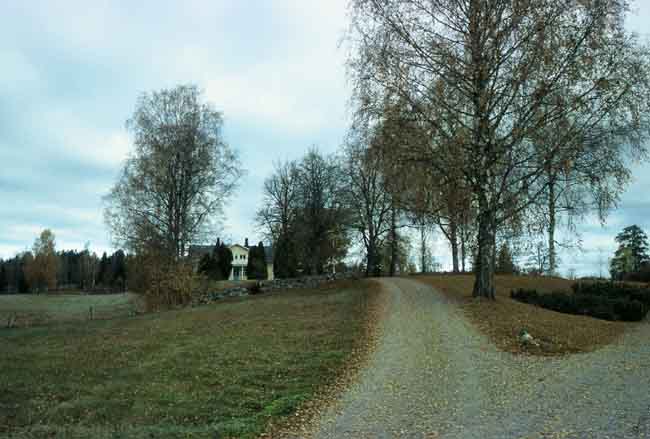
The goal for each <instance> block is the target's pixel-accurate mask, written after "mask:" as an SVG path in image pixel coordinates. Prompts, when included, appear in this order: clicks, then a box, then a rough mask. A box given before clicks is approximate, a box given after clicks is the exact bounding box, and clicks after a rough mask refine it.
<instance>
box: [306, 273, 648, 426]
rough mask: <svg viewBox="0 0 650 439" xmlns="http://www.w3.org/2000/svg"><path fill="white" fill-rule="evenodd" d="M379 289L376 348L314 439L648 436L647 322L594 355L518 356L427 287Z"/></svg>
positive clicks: (403, 284)
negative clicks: (381, 312) (383, 303)
mask: <svg viewBox="0 0 650 439" xmlns="http://www.w3.org/2000/svg"><path fill="white" fill-rule="evenodd" d="M381 283H382V285H383V287H384V288H385V289H386V290H387V292H388V294H387V299H386V300H388V301H389V303H387V307H388V313H387V317H386V318H385V320H384V321H383V322H382V323H381V329H380V331H381V332H380V334H381V335H380V338H379V343H378V345H377V349H376V350H375V352H374V353H373V354H372V356H371V357H370V359H369V361H368V364H367V366H366V367H365V368H364V369H363V370H362V371H361V372H360V374H359V377H358V379H357V380H356V382H355V383H354V384H353V385H351V386H350V387H349V389H348V390H347V391H345V392H344V393H343V395H342V396H341V398H340V400H339V401H337V402H336V403H334V404H332V405H331V406H330V407H329V408H327V409H325V410H324V411H323V413H322V415H321V416H320V418H319V419H318V420H317V422H316V428H315V429H314V433H313V435H312V437H314V438H394V437H404V438H438V437H440V438H524V437H525V438H531V437H534V438H650V398H649V395H648V392H649V390H650V345H649V343H650V324H648V323H643V324H640V325H639V326H637V327H636V328H635V329H633V330H631V331H629V332H628V333H627V334H626V335H625V336H624V337H623V339H622V340H621V341H620V343H618V344H616V345H611V346H608V347H605V348H603V349H600V350H598V351H596V352H593V353H589V354H578V355H573V356H569V357H564V358H540V357H531V356H514V355H512V354H509V353H505V352H501V351H498V350H497V349H496V348H495V347H494V345H492V344H491V343H490V342H489V341H488V340H487V338H486V337H484V336H483V335H481V334H479V333H478V332H477V331H476V329H475V328H474V327H473V326H471V324H470V323H469V322H468V321H467V320H466V319H465V317H464V316H463V315H462V312H461V311H460V310H459V309H458V308H457V307H456V306H455V305H453V304H452V303H450V302H449V301H448V300H447V299H445V298H444V297H443V296H442V295H441V294H439V293H437V292H435V291H434V290H433V289H432V288H431V287H429V286H426V285H423V284H421V283H418V282H416V281H413V280H409V279H382V280H381ZM533 335H534V334H533Z"/></svg>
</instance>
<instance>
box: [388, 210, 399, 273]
mask: <svg viewBox="0 0 650 439" xmlns="http://www.w3.org/2000/svg"><path fill="white" fill-rule="evenodd" d="M395 216H396V214H395V208H394V207H392V208H391V212H390V268H389V272H388V274H389V276H391V277H392V276H395V272H396V271H397V270H396V266H397V225H396V222H397V219H396V218H395Z"/></svg>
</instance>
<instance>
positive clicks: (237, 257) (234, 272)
mask: <svg viewBox="0 0 650 439" xmlns="http://www.w3.org/2000/svg"><path fill="white" fill-rule="evenodd" d="M228 248H229V249H230V251H231V252H232V268H231V269H230V276H228V280H247V279H248V277H247V274H246V267H247V266H248V248H247V247H244V246H243V245H239V244H233V245H230V246H228Z"/></svg>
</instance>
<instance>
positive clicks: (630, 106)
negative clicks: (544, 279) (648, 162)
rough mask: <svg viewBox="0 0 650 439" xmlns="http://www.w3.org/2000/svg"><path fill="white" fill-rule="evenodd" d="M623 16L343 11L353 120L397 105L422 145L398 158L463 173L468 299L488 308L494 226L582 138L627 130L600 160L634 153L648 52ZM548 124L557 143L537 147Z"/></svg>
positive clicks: (356, 3)
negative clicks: (472, 256)
mask: <svg viewBox="0 0 650 439" xmlns="http://www.w3.org/2000/svg"><path fill="white" fill-rule="evenodd" d="M627 8H628V3H627V1H625V0H589V1H584V0H560V1H557V0H526V1H524V0H491V1H485V0H428V1H424V0H353V1H352V7H351V22H352V25H351V31H350V34H349V42H350V45H351V48H352V49H353V50H352V53H353V55H352V57H351V59H350V72H351V76H352V78H353V80H354V81H355V84H356V90H355V98H354V99H355V102H356V105H357V108H358V109H359V112H375V113H377V112H378V110H377V107H385V105H386V99H389V98H390V97H392V96H396V98H395V99H399V100H400V101H404V102H406V103H407V104H408V106H409V111H410V112H411V113H413V114H414V115H417V117H419V119H420V121H421V122H422V123H423V124H426V126H427V130H428V131H429V132H430V133H431V139H432V140H433V141H432V142H430V143H429V148H430V151H428V153H427V154H426V155H423V154H422V153H421V151H417V150H411V149H409V148H406V149H405V150H404V151H396V155H397V154H398V153H403V155H404V156H407V157H408V156H410V159H412V160H415V159H417V158H418V156H419V157H421V159H422V160H423V161H426V162H427V163H428V164H429V166H431V167H434V168H436V170H437V171H438V172H441V173H443V172H444V170H445V168H446V167H447V166H448V165H449V164H450V163H452V162H459V161H460V163H462V166H461V168H460V169H461V171H462V174H463V180H464V181H465V183H466V185H467V187H468V188H470V190H471V193H472V198H473V202H474V203H475V205H476V207H477V222H478V232H477V258H476V266H475V272H476V279H475V284H474V295H475V296H480V297H489V298H494V292H495V289H494V257H495V244H496V235H497V232H498V230H499V228H500V227H501V226H502V225H503V224H505V223H507V222H508V221H509V219H510V218H511V217H512V216H515V215H518V214H519V213H520V212H521V211H522V210H525V209H528V208H529V207H530V206H531V205H532V204H533V203H534V201H535V200H536V199H537V197H538V196H540V195H541V194H542V193H543V192H544V190H545V189H546V187H547V184H544V182H543V181H544V177H545V175H546V174H547V170H548V168H549V167H552V168H555V167H557V166H562V167H568V168H571V167H572V166H574V163H576V162H577V161H579V160H580V159H582V158H583V157H584V156H586V155H588V154H590V153H591V152H592V151H593V148H594V144H593V143H591V142H583V141H580V140H581V139H585V138H589V137H590V136H591V135H592V133H594V132H598V133H600V135H602V136H604V137H612V138H614V137H618V136H619V134H620V133H621V130H623V129H624V130H625V132H626V135H625V136H624V137H625V138H624V139H622V140H623V141H620V142H618V141H617V142H608V144H609V145H611V148H610V152H611V153H613V154H615V155H617V156H620V155H623V154H626V153H628V152H630V150H634V152H636V153H643V152H644V149H643V146H642V140H643V139H644V138H645V137H647V135H648V123H647V122H648V121H647V117H648V110H649V108H648V104H649V102H650V100H649V99H648V96H649V94H648V89H649V87H648V82H647V81H648V77H649V75H648V50H647V48H645V47H641V46H640V45H639V44H638V42H637V40H636V38H635V37H634V36H633V35H630V34H629V33H627V32H626V31H625V29H624V23H623V21H624V17H625V13H626V11H627ZM558 122H561V123H562V126H561V128H560V127H559V126H558ZM549 127H555V129H556V131H555V133H556V135H555V136H552V137H550V138H544V139H543V141H541V140H542V138H543V134H544V133H545V132H547V129H548V128H549ZM558 157H561V158H566V159H565V160H562V163H557V160H556V158H558ZM601 159H602V160H608V159H609V158H607V157H602V158H601Z"/></svg>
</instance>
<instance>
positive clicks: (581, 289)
mask: <svg viewBox="0 0 650 439" xmlns="http://www.w3.org/2000/svg"><path fill="white" fill-rule="evenodd" d="M571 289H572V290H573V292H574V293H576V294H587V295H591V296H603V297H609V298H612V299H618V298H626V299H628V300H636V301H638V302H641V303H642V304H643V305H645V306H646V307H648V309H650V288H647V287H639V286H636V285H629V284H625V283H620V282H589V283H574V284H573V285H572V286H571Z"/></svg>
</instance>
